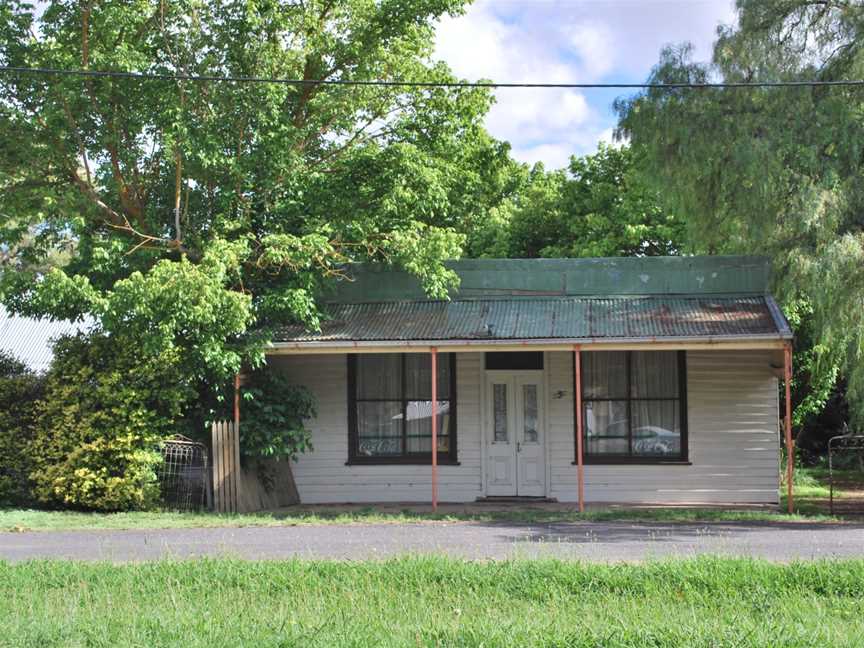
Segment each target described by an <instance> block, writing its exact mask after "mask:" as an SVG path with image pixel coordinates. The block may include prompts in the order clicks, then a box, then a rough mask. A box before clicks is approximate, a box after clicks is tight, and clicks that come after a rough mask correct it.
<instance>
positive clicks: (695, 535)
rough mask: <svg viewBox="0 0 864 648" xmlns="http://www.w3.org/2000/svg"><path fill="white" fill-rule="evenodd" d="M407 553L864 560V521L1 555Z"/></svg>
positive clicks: (458, 531) (397, 527)
mask: <svg viewBox="0 0 864 648" xmlns="http://www.w3.org/2000/svg"><path fill="white" fill-rule="evenodd" d="M404 554H445V555H449V556H454V557H460V558H474V559H504V558H513V557H528V558H539V557H555V558H566V559H582V560H590V561H600V562H617V561H640V560H646V559H652V558H663V557H688V556H695V555H699V554H716V555H724V556H751V557H759V558H766V559H768V560H774V561H790V560H796V559H804V560H809V559H819V558H853V557H857V558H864V524H818V523H776V522H764V523H749V522H747V523H737V522H736V523H699V524H677V523H676V524H671V523H634V522H610V523H598V522H577V523H546V524H522V523H506V522H491V523H478V522H459V523H441V522H429V523H418V524H356V525H346V526H338V525H321V526H297V527H246V528H233V529H231V528H209V529H162V530H129V531H65V532H57V531H38V532H25V533H0V559H2V560H9V561H20V560H29V559H34V558H73V559H80V560H110V561H141V560H153V559H156V558H192V557H200V556H231V557H237V558H245V559H278V558H295V557H296V558H336V559H364V558H384V557H388V556H396V555H404Z"/></svg>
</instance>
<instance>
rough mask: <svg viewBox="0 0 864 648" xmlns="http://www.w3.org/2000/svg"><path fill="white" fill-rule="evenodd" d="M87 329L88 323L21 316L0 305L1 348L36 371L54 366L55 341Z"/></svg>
mask: <svg viewBox="0 0 864 648" xmlns="http://www.w3.org/2000/svg"><path fill="white" fill-rule="evenodd" d="M87 328H89V323H87V322H84V323H81V322H79V323H74V322H67V321H51V320H48V319H32V318H29V317H18V316H16V315H11V314H10V313H8V312H7V311H6V309H5V308H4V307H3V306H0V349H2V350H3V351H5V352H6V353H9V354H11V355H13V356H14V357H16V358H17V359H18V360H20V361H21V362H23V363H24V364H26V365H27V366H28V367H30V368H31V369H32V370H33V371H40V372H41V371H46V370H47V369H48V367H49V366H50V365H51V359H52V358H53V352H52V350H51V347H52V343H53V341H54V340H55V339H57V338H58V337H60V336H62V335H73V334H75V333H77V332H78V331H83V330H86V329H87Z"/></svg>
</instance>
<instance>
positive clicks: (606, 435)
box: [585, 401, 630, 455]
mask: <svg viewBox="0 0 864 648" xmlns="http://www.w3.org/2000/svg"><path fill="white" fill-rule="evenodd" d="M629 429H630V422H629V420H628V419H627V401H589V402H586V403H585V453H586V454H595V455H604V454H611V455H626V454H628V453H629V451H630V444H629V441H628V434H629Z"/></svg>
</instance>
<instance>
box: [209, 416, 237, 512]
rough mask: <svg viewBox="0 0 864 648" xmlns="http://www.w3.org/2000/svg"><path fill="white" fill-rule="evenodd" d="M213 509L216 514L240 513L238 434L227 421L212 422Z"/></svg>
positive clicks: (235, 427)
mask: <svg viewBox="0 0 864 648" xmlns="http://www.w3.org/2000/svg"><path fill="white" fill-rule="evenodd" d="M211 430H212V438H213V508H214V509H215V510H216V512H217V513H238V512H239V511H240V434H239V429H238V427H237V426H236V425H235V424H234V423H233V422H229V421H214V422H213V425H212V427H211Z"/></svg>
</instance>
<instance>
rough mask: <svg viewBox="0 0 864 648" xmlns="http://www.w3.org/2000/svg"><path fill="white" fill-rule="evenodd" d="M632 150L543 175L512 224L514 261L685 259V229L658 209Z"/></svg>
mask: <svg viewBox="0 0 864 648" xmlns="http://www.w3.org/2000/svg"><path fill="white" fill-rule="evenodd" d="M638 157H639V156H638V154H637V152H636V151H635V150H633V149H632V148H631V147H629V146H622V147H613V146H605V145H602V144H601V145H600V148H599V150H598V151H597V152H596V153H594V154H591V155H585V156H583V157H577V156H574V157H572V158H571V160H570V166H569V169H568V170H567V171H553V172H549V173H547V172H544V171H543V170H542V168H537V169H535V170H534V172H533V173H532V174H531V179H530V181H529V182H528V184H527V186H526V187H525V189H524V190H523V191H521V192H520V194H519V196H518V199H517V201H516V204H515V205H514V209H513V212H512V215H511V218H510V223H509V231H508V238H509V245H508V256H511V257H524V258H530V257H551V258H556V257H608V256H656V255H670V254H679V253H680V248H681V244H682V240H683V238H684V229H683V222H682V221H681V220H680V219H678V218H676V217H675V216H674V215H673V214H672V213H670V212H669V211H666V210H664V209H662V208H661V207H660V199H659V196H658V194H657V192H656V191H655V190H654V189H651V188H649V187H647V186H646V184H645V183H644V182H643V181H642V179H641V178H640V177H639V175H638V164H637V161H638Z"/></svg>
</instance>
